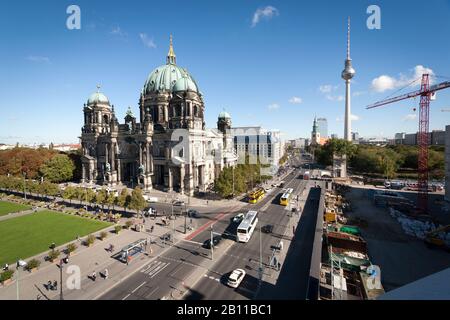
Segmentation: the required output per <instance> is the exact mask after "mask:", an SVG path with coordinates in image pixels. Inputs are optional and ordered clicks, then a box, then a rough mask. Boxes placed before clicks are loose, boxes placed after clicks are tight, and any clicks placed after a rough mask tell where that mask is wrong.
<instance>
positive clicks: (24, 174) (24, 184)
mask: <svg viewBox="0 0 450 320" xmlns="http://www.w3.org/2000/svg"><path fill="white" fill-rule="evenodd" d="M26 175H27V173H26V172H23V196H24V198H25V200H27V189H26Z"/></svg>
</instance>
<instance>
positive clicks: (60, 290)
mask: <svg viewBox="0 0 450 320" xmlns="http://www.w3.org/2000/svg"><path fill="white" fill-rule="evenodd" d="M63 263H64V261H63V259H61V260H60V261H59V300H64V297H63Z"/></svg>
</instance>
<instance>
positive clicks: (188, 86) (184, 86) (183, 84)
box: [172, 76, 198, 92]
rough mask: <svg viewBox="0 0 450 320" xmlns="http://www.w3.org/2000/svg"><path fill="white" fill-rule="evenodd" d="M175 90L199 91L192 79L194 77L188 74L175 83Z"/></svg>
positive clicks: (173, 89)
mask: <svg viewBox="0 0 450 320" xmlns="http://www.w3.org/2000/svg"><path fill="white" fill-rule="evenodd" d="M172 91H173V92H178V91H195V92H198V89H197V85H196V84H195V82H194V81H193V80H192V78H190V77H188V76H184V77H182V78H180V79H178V80H177V82H176V83H175V85H174V86H173V87H172Z"/></svg>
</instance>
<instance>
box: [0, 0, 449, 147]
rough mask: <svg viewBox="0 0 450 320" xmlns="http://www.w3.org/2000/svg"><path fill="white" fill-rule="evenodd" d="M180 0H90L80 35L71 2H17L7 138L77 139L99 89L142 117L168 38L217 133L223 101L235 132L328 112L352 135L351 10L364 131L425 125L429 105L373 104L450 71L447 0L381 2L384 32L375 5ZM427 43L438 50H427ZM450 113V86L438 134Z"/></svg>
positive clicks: (287, 126)
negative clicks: (372, 19) (371, 25)
mask: <svg viewBox="0 0 450 320" xmlns="http://www.w3.org/2000/svg"><path fill="white" fill-rule="evenodd" d="M172 4H173V6H175V7H176V8H177V10H173V11H172V12H171V15H170V16H168V14H167V9H168V6H167V4H165V3H158V2H151V1H130V2H128V3H127V4H126V5H125V4H124V3H120V2H106V1H95V2H94V1H86V0H80V1H77V5H79V6H80V8H81V17H82V24H81V30H68V29H67V28H66V24H65V22H66V19H67V17H68V15H67V13H66V9H67V6H68V5H69V4H68V3H66V2H63V3H61V2H57V3H55V2H52V1H39V2H26V3H25V2H8V4H7V5H6V9H7V10H2V12H0V18H1V19H0V21H1V22H0V23H1V24H3V25H2V28H0V35H1V36H2V39H3V40H4V46H5V48H8V50H2V51H1V52H0V67H1V69H2V71H3V72H2V73H1V74H0V96H1V97H2V99H1V101H0V109H1V110H2V117H1V118H0V143H5V144H15V143H16V142H19V143H26V144H33V143H36V144H40V143H47V144H48V143H50V142H53V143H78V142H79V140H78V137H79V136H80V134H81V127H82V125H83V119H82V113H81V110H82V108H83V104H84V103H86V100H87V98H88V97H89V95H90V94H91V93H93V92H95V91H96V86H97V84H100V85H101V91H102V92H103V93H104V94H105V95H106V96H107V97H108V98H109V100H110V101H111V103H112V104H114V105H115V109H116V112H117V117H118V118H120V119H122V118H123V117H124V116H125V112H126V110H127V108H128V107H129V106H131V108H132V110H133V112H134V113H135V114H137V112H138V106H137V104H138V99H139V93H140V90H141V89H142V87H143V84H144V82H145V80H146V79H147V77H148V75H149V74H150V72H151V71H152V70H153V69H154V68H156V67H157V66H159V65H161V64H164V62H165V61H164V59H165V56H166V53H167V48H168V43H169V35H170V34H173V39H174V47H175V50H176V53H177V64H178V65H180V66H182V67H184V68H187V69H188V70H189V71H190V72H192V74H194V75H195V77H196V79H195V80H196V81H197V82H198V85H199V87H200V90H201V92H202V93H203V95H204V99H205V106H206V109H205V120H206V126H207V127H209V128H213V127H215V126H216V122H217V116H218V114H219V113H220V112H221V111H222V110H224V109H225V110H226V111H227V112H228V113H230V114H231V117H232V122H233V126H253V125H260V126H263V127H264V128H266V129H268V130H271V129H279V130H281V132H282V138H283V139H285V140H288V139H294V138H297V137H309V136H310V131H311V123H312V121H313V119H314V116H315V115H316V114H317V115H320V116H322V117H326V118H327V120H328V132H332V133H335V134H338V135H339V137H343V132H344V98H343V96H344V94H345V87H344V84H343V82H342V79H341V78H340V72H341V71H342V66H343V63H344V61H345V57H346V36H347V17H348V16H350V17H351V21H352V23H351V26H352V35H351V37H352V48H351V58H352V62H353V66H354V67H355V69H357V70H358V73H357V75H356V76H355V78H354V79H353V80H352V115H351V118H352V127H353V128H358V132H359V134H360V136H362V137H377V136H378V137H379V136H384V137H394V135H395V133H398V132H407V133H414V132H416V131H417V129H418V111H417V110H418V101H417V100H416V101H414V100H411V101H402V102H398V103H396V104H394V105H391V106H386V107H383V108H379V109H375V110H366V109H365V106H367V105H368V104H370V103H373V102H375V101H378V100H382V99H384V98H385V97H386V96H389V95H392V94H393V93H395V92H396V91H397V90H399V89H401V88H402V87H404V86H405V85H406V84H408V83H409V82H410V81H411V80H413V79H416V78H418V77H420V75H421V74H422V73H423V72H428V73H430V74H432V75H443V76H447V77H450V65H449V64H448V51H449V49H450V43H448V41H443V39H442V34H448V33H450V3H449V2H448V1H444V0H435V1H433V5H432V6H429V7H428V9H427V10H423V9H422V8H423V4H422V2H421V1H417V0H415V1H408V3H407V4H405V3H404V2H402V1H395V2H393V1H379V2H378V3H377V5H379V6H380V8H381V12H382V25H381V29H380V30H369V29H368V28H367V26H366V20H367V18H368V15H367V13H366V9H367V6H368V3H359V2H351V3H350V2H336V1H331V0H330V1H320V2H314V3H311V2H308V3H301V2H299V1H282V2H263V1H259V0H255V1H252V2H242V1H237V0H230V1H227V2H219V1H215V2H211V1H206V0H198V1H181V0H180V1H173V2H172ZM105 8H108V10H105ZM324 8H326V14H324V10H325V9H324ZM125 12H126V15H124V13H125ZM129 17H133V18H132V19H131V18H129ZM186 17H189V19H188V20H189V23H186ZM419 20H420V21H427V28H422V27H421V26H420V25H419V24H417V23H413V21H419ZM200 21H201V23H200ZM205 25H207V26H208V27H207V28H205ZM428 30H439V32H428ZM425 37H426V39H427V45H426V46H422V47H418V46H417V41H418V39H421V38H425ZM92 48H95V50H93V49H92ZM432 79H433V81H434V82H440V81H441V79H440V78H438V77H437V78H435V77H433V78H432ZM415 89H417V86H415V87H409V88H406V89H405V90H403V91H402V92H401V93H404V92H407V91H411V90H415ZM448 108H450V90H443V91H441V92H439V93H438V94H437V100H436V101H433V102H432V103H431V112H430V131H431V130H444V129H445V125H446V124H448V123H449V120H450V118H448V116H449V115H450V114H449V113H443V112H441V109H448ZM353 131H355V130H353Z"/></svg>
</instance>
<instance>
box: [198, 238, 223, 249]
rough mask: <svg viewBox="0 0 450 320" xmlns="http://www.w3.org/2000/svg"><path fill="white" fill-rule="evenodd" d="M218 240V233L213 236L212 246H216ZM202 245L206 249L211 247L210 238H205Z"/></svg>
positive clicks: (219, 239)
mask: <svg viewBox="0 0 450 320" xmlns="http://www.w3.org/2000/svg"><path fill="white" fill-rule="evenodd" d="M220 241H222V236H219V235H216V236H213V238H212V242H213V246H214V247H217V246H218V245H219V243H220ZM203 246H204V247H205V248H206V249H211V239H207V240H206V241H205V242H204V243H203Z"/></svg>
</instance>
